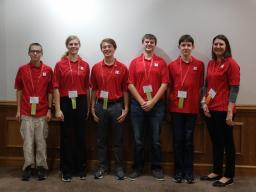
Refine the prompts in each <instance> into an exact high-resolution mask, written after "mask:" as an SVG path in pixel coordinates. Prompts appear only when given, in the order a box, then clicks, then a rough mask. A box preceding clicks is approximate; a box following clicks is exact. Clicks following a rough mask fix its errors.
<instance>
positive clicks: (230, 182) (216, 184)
mask: <svg viewBox="0 0 256 192" xmlns="http://www.w3.org/2000/svg"><path fill="white" fill-rule="evenodd" d="M233 183H234V180H233V179H229V180H228V181H227V182H225V183H222V182H221V181H219V180H218V181H215V182H214V183H213V184H212V185H213V186H214V187H225V186H226V185H232V184H233Z"/></svg>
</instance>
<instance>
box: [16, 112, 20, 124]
mask: <svg viewBox="0 0 256 192" xmlns="http://www.w3.org/2000/svg"><path fill="white" fill-rule="evenodd" d="M16 120H17V121H18V122H19V123H20V112H19V111H17V113H16Z"/></svg>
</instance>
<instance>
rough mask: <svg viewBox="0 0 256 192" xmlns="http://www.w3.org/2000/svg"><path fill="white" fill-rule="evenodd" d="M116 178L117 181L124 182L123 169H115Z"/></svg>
mask: <svg viewBox="0 0 256 192" xmlns="http://www.w3.org/2000/svg"><path fill="white" fill-rule="evenodd" d="M116 177H117V180H124V170H123V168H121V167H119V168H117V169H116Z"/></svg>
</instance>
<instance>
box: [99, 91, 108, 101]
mask: <svg viewBox="0 0 256 192" xmlns="http://www.w3.org/2000/svg"><path fill="white" fill-rule="evenodd" d="M100 98H104V99H107V98H108V91H102V90H101V91H100Z"/></svg>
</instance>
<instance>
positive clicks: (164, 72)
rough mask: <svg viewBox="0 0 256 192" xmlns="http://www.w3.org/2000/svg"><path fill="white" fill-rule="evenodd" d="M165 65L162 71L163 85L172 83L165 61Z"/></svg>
mask: <svg viewBox="0 0 256 192" xmlns="http://www.w3.org/2000/svg"><path fill="white" fill-rule="evenodd" d="M162 62H163V65H162V69H161V77H162V82H161V83H167V84H169V83H170V78H169V72H168V66H167V64H166V62H165V61H164V60H163V61H162Z"/></svg>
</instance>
